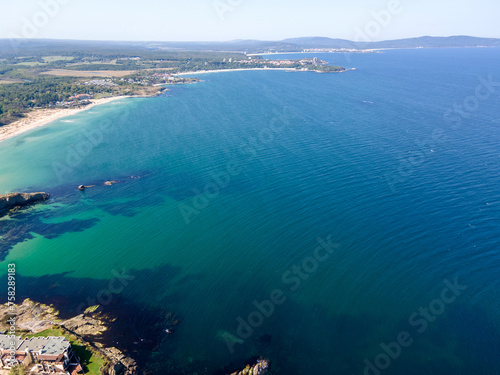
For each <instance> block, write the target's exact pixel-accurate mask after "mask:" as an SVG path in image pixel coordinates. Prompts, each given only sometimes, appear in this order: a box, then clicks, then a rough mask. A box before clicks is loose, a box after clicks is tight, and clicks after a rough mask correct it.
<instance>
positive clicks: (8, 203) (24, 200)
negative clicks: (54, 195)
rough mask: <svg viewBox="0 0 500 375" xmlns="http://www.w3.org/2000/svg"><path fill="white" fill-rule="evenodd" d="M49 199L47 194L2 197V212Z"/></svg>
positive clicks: (0, 200)
mask: <svg viewBox="0 0 500 375" xmlns="http://www.w3.org/2000/svg"><path fill="white" fill-rule="evenodd" d="M47 199H49V195H48V194H47V193H11V194H4V195H0V210H10V209H11V208H14V207H18V206H25V205H27V204H32V203H36V202H40V201H44V200H47Z"/></svg>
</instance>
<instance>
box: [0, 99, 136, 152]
mask: <svg viewBox="0 0 500 375" xmlns="http://www.w3.org/2000/svg"><path fill="white" fill-rule="evenodd" d="M137 97H138V96H125V95H123V96H112V97H109V98H102V99H91V101H90V104H88V105H86V106H84V107H80V108H55V109H47V108H42V109H35V110H33V111H31V112H28V113H27V114H26V117H23V118H21V119H19V120H18V121H15V122H12V123H10V124H8V125H4V126H2V127H0V143H1V142H3V141H6V140H7V139H10V138H14V137H16V136H18V135H21V134H23V133H26V132H28V131H30V130H33V129H36V128H39V127H42V126H44V125H47V124H50V123H51V122H53V121H55V120H59V119H61V118H64V117H68V116H72V115H75V114H77V113H80V112H83V111H87V110H89V109H91V108H94V107H95V106H98V105H101V104H107V103H110V102H113V101H115V100H119V99H125V98H137Z"/></svg>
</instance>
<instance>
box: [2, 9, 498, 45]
mask: <svg viewBox="0 0 500 375" xmlns="http://www.w3.org/2000/svg"><path fill="white" fill-rule="evenodd" d="M391 3H392V6H391ZM51 4H52V5H51ZM54 4H56V5H54ZM398 4H399V6H398ZM388 9H392V10H393V11H392V13H389V14H390V17H387V18H390V19H387V18H386V19H379V20H377V17H376V16H375V15H374V13H373V12H381V11H382V12H383V13H385V14H386V15H387V14H388V13H387V12H388ZM394 9H397V11H394ZM499 15H500V1H499V0H474V1H472V0H399V1H398V0H351V1H349V0H342V1H338V0H307V1H299V0H140V1H139V0H16V1H12V0H2V1H1V3H0V38H10V37H13V36H17V37H36V38H57V39H94V40H146V41H148V40H151V41H153V40H158V41H177V40H178V41H189V40H191V41H192V40H199V41H202V40H233V39H265V40H280V39H284V38H289V37H300V36H326V37H332V38H344V39H350V40H355V39H358V40H359V39H360V38H361V37H360V36H359V35H358V30H363V31H366V32H368V36H369V38H370V40H384V39H397V38H406V37H414V36H422V35H432V36H449V35H472V36H481V37H497V38H500V26H499V25H500V22H498V17H499Z"/></svg>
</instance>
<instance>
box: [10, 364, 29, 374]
mask: <svg viewBox="0 0 500 375" xmlns="http://www.w3.org/2000/svg"><path fill="white" fill-rule="evenodd" d="M27 373H28V369H27V368H26V367H25V366H23V365H17V366H13V367H12V368H11V369H10V371H9V375H26V374H27Z"/></svg>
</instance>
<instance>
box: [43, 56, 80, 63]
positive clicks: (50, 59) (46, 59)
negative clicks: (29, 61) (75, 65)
mask: <svg viewBox="0 0 500 375" xmlns="http://www.w3.org/2000/svg"><path fill="white" fill-rule="evenodd" d="M42 59H43V61H44V62H46V63H51V62H54V61H71V60H73V57H71V56H43V57H42Z"/></svg>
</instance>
